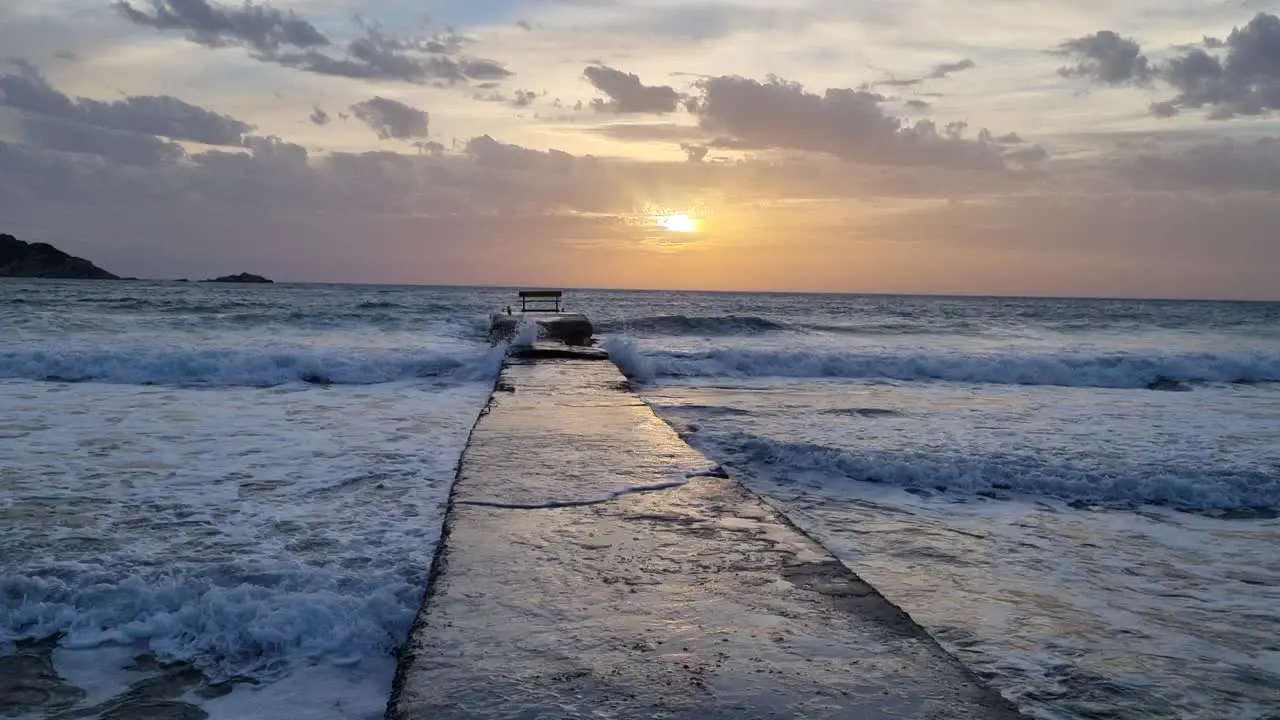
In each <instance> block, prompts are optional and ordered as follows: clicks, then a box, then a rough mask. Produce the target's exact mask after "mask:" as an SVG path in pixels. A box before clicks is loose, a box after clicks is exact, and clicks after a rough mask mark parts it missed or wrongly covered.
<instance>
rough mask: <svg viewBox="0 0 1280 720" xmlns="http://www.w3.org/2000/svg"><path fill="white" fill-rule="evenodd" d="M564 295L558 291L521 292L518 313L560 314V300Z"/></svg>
mask: <svg viewBox="0 0 1280 720" xmlns="http://www.w3.org/2000/svg"><path fill="white" fill-rule="evenodd" d="M563 295H564V293H562V292H561V291H559V290H521V291H520V312H522V313H527V312H552V313H558V312H560V298H561V297H562V296H563Z"/></svg>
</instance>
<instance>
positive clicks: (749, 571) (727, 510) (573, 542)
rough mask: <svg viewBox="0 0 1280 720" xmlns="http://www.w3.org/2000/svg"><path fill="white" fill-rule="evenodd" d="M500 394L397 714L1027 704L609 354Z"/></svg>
mask: <svg viewBox="0 0 1280 720" xmlns="http://www.w3.org/2000/svg"><path fill="white" fill-rule="evenodd" d="M500 387H505V388H507V391H506V392H502V391H499V392H496V393H495V394H494V399H493V401H492V402H491V405H490V407H489V408H488V411H487V413H486V414H485V415H484V416H483V417H482V418H481V420H480V421H479V423H478V424H477V425H476V428H475V430H474V432H473V434H472V439H471V443H470V444H469V446H468V449H467V451H466V453H465V454H464V456H463V460H462V465H461V468H460V471H459V478H458V482H457V484H456V486H455V488H454V496H453V501H452V504H451V507H450V512H449V515H448V518H447V520H446V524H445V537H444V539H443V542H442V543H441V546H440V551H439V555H438V557H437V561H436V567H435V572H434V573H433V574H434V578H433V582H432V585H431V588H430V591H429V594H428V597H427V598H426V601H425V603H424V605H423V608H422V610H421V612H420V613H419V615H418V617H417V619H416V621H415V623H414V626H413V630H412V632H411V635H410V638H409V642H408V644H407V645H406V647H405V649H404V651H403V654H402V658H401V663H400V667H399V670H398V672H397V676H396V681H395V687H394V688H393V693H392V697H391V700H390V702H389V705H388V709H387V716H388V717H389V718H393V719H395V720H408V719H410V718H413V719H418V718H422V719H426V718H588V717H589V718H659V717H660V718H728V717H733V718H766V717H777V718H781V717H805V718H936V719H939V720H941V719H942V718H948V719H954V720H964V719H967V718H975V719H976V718H983V719H985V720H992V719H994V720H999V719H1001V718H1016V717H1020V716H1019V715H1018V714H1017V712H1016V711H1015V710H1014V709H1013V708H1012V706H1011V705H1010V704H1009V703H1008V702H1007V701H1005V700H1004V699H1003V698H1002V697H1000V696H999V695H998V694H997V693H995V692H994V691H992V690H990V689H989V688H987V687H986V686H984V685H983V684H982V683H981V682H980V681H979V680H978V679H977V678H976V677H975V676H973V675H972V674H971V673H969V672H968V671H967V670H966V669H965V668H964V667H963V666H962V665H961V664H960V663H959V662H957V661H956V660H955V659H954V658H952V657H951V656H949V655H947V654H946V653H945V652H943V651H942V649H941V648H940V647H939V646H938V645H937V644H936V643H935V642H934V641H933V640H932V639H931V638H930V637H929V636H928V635H927V634H926V633H925V632H924V631H923V630H921V629H920V628H919V627H918V626H917V625H916V624H915V623H914V622H912V621H911V619H910V618H909V617H907V616H906V615H905V614H904V613H902V612H901V611H900V610H898V609H897V608H896V607H894V606H893V605H891V604H890V603H888V602H887V601H886V600H885V599H884V598H882V597H881V596H880V595H879V594H878V593H876V592H875V590H874V589H872V588H871V587H869V586H868V585H867V584H865V583H863V582H862V581H861V580H859V579H858V578H857V577H856V576H855V575H854V574H853V573H852V572H850V571H849V570H848V569H847V568H845V567H844V566H843V565H841V564H840V563H839V562H838V561H836V560H835V559H834V558H833V557H832V556H831V555H830V553H828V552H827V551H826V550H825V549H823V548H822V547H821V546H820V545H818V544H817V543H815V542H814V541H812V540H810V539H809V538H808V537H806V536H805V535H803V534H802V533H800V532H799V531H798V530H796V529H795V528H794V527H792V526H791V525H790V524H789V523H787V522H786V520H785V519H784V518H782V517H781V516H780V515H779V514H778V513H777V512H775V511H774V510H773V509H772V508H770V507H769V506H768V505H766V504H765V503H763V502H762V501H761V500H760V499H759V498H757V497H756V496H754V495H752V494H751V493H749V492H748V491H746V490H745V489H744V488H743V487H742V486H740V485H738V484H737V483H735V482H734V481H732V480H730V479H726V478H723V477H714V475H715V474H716V473H715V472H714V469H713V467H714V466H713V465H712V463H710V462H709V461H708V460H707V459H706V458H704V457H703V456H701V455H700V454H698V453H697V452H696V451H694V450H693V449H692V448H690V447H689V446H688V445H686V444H685V443H684V442H683V441H682V440H680V438H679V437H677V436H676V434H675V433H674V432H673V431H672V430H671V429H670V428H669V427H668V426H667V425H666V424H664V423H663V422H662V421H661V420H659V419H658V418H657V417H656V416H655V415H654V414H653V412H652V411H651V410H650V409H649V408H648V407H647V406H646V405H645V404H644V403H643V402H642V401H641V400H640V399H639V398H638V397H637V396H636V395H635V394H633V393H631V392H630V390H629V388H628V386H627V383H626V381H625V379H624V378H623V377H622V375H621V374H619V373H618V372H617V369H616V368H615V367H614V366H613V364H612V363H605V362H592V361H589V360H549V361H539V362H534V363H528V362H525V363H513V364H510V365H508V366H507V368H506V369H505V370H504V372H503V376H502V378H501V380H500ZM691 476H692V477H691ZM658 488H663V489H658Z"/></svg>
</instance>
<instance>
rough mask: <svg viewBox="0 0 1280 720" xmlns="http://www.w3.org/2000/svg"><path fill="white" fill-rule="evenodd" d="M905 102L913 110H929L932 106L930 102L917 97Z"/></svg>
mask: <svg viewBox="0 0 1280 720" xmlns="http://www.w3.org/2000/svg"><path fill="white" fill-rule="evenodd" d="M903 104H904V105H906V106H907V107H909V108H911V109H912V110H928V109H929V108H930V107H931V106H930V105H929V103H927V102H925V101H924V100H920V99H917V98H913V99H911V100H908V101H906V102H905V103H903Z"/></svg>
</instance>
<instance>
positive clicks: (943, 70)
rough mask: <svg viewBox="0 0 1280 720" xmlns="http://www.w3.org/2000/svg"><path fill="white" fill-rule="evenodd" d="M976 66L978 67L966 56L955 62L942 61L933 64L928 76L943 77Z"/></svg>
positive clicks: (933, 77)
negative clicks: (938, 63)
mask: <svg viewBox="0 0 1280 720" xmlns="http://www.w3.org/2000/svg"><path fill="white" fill-rule="evenodd" d="M976 67H978V64H977V63H975V62H974V61H972V60H970V59H968V58H965V59H964V60H959V61H957V62H950V63H942V64H940V65H935V66H934V68H933V71H932V72H930V73H929V77H930V78H932V79H939V78H944V77H947V76H948V75H952V74H954V73H958V72H962V71H964V70H972V69H974V68H976Z"/></svg>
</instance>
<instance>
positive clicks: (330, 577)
mask: <svg viewBox="0 0 1280 720" xmlns="http://www.w3.org/2000/svg"><path fill="white" fill-rule="evenodd" d="M488 392H489V384H488V383H486V382H472V383H466V384H463V385H459V386H453V387H441V386H439V385H437V384H433V383H430V382H425V381H401V382H396V383H391V384H387V385H378V386H331V387H307V386H284V387H278V388H272V389H256V388H244V387H223V388H218V389H201V388H183V387H137V386H130V385H113V384H81V385H68V384H59V383H43V382H33V381H26V380H8V381H0V405H2V406H3V407H4V408H5V417H4V418H3V420H0V435H3V437H4V443H5V445H4V447H5V448H6V451H5V465H4V468H3V469H2V470H0V486H2V487H4V490H5V495H6V497H7V498H8V504H7V505H5V506H4V507H0V555H3V556H4V557H5V558H6V561H5V565H4V568H3V569H2V570H0V646H3V645H4V643H6V642H9V641H12V640H15V639H21V638H42V637H48V636H50V635H52V634H54V633H64V635H63V636H62V638H61V640H60V643H61V646H62V649H61V650H60V651H59V653H60V655H55V662H56V660H57V657H63V658H66V659H68V661H69V662H72V664H75V662H74V660H75V659H76V658H81V657H89V658H98V659H102V658H106V656H102V655H95V653H98V652H99V649H100V648H103V647H107V648H111V647H123V646H127V647H130V648H138V647H140V648H141V649H142V651H147V652H150V653H152V654H154V655H155V656H157V657H158V658H160V659H162V660H173V661H186V662H189V663H191V664H193V665H195V666H196V667H198V668H200V669H201V670H203V671H204V672H205V674H206V676H207V677H208V678H209V679H211V680H217V679H220V678H229V677H236V676H248V677H251V678H254V679H256V680H258V681H260V682H262V683H265V684H264V685H262V686H258V687H250V686H243V687H238V689H237V690H236V691H235V692H234V693H232V695H231V697H230V698H224V699H223V700H220V701H219V703H220V704H221V705H225V706H226V707H227V708H233V707H234V708H240V707H241V706H242V705H243V703H241V701H240V700H238V699H237V698H239V697H240V696H241V695H243V694H246V693H248V694H250V695H252V696H253V697H255V698H257V700H254V701H252V703H250V704H257V703H261V707H260V708H259V710H255V711H254V713H251V714H250V715H243V714H238V713H239V711H238V710H232V709H228V710H227V711H226V715H227V716H239V717H252V716H258V717H274V716H278V715H272V714H270V713H268V712H266V711H265V710H262V709H261V708H267V707H271V706H272V704H273V703H274V704H275V705H276V706H280V702H281V701H280V698H279V697H277V696H276V695H273V693H277V692H278V693H284V694H285V695H296V694H299V693H304V692H305V690H304V689H303V688H301V687H300V686H299V683H300V682H303V681H301V680H300V679H299V678H301V677H316V676H317V673H319V675H318V676H321V677H331V678H338V677H345V678H347V679H348V681H349V682H353V683H355V685H356V686H358V688H357V690H358V693H356V694H361V693H362V694H363V695H362V697H363V698H364V699H363V700H360V699H358V698H351V699H349V702H353V703H355V704H356V705H359V706H360V707H362V708H364V709H365V710H368V709H369V708H370V707H372V706H373V705H374V704H376V703H377V702H384V701H385V698H386V691H387V688H388V687H389V686H390V680H391V678H390V667H391V665H390V664H389V663H388V661H389V659H390V658H391V653H392V651H393V650H394V648H395V647H396V646H397V645H398V644H400V643H401V642H403V640H404V637H405V633H406V632H407V630H408V627H409V623H410V622H411V620H412V617H413V614H414V612H415V611H416V610H417V607H418V602H419V600H420V598H421V595H422V592H423V591H424V589H425V582H426V576H427V571H428V568H429V566H430V562H431V558H432V553H433V552H434V546H435V543H436V542H437V539H438V536H439V524H440V521H441V517H442V514H443V505H444V502H445V499H446V498H447V494H448V491H449V487H450V485H451V484H452V481H453V474H454V466H455V464H456V462H457V458H458V456H459V454H460V452H461V450H462V446H463V443H464V441H465V438H466V436H467V432H468V430H469V428H470V426H471V424H472V422H473V421H474V419H475V417H476V414H477V413H478V411H479V409H480V408H481V407H482V405H483V403H484V399H485V397H486V396H487V394H488ZM83 653H88V654H89V655H81V654H83ZM108 655H109V653H108ZM106 661H107V662H108V664H109V662H111V661H110V658H106ZM86 662H89V664H93V662H90V661H80V662H79V663H78V665H77V666H78V667H80V666H84V665H85V664H86ZM55 667H56V665H55ZM325 668H329V670H325ZM344 669H346V670H344ZM103 670H104V672H106V671H107V670H109V667H108V666H103ZM299 673H301V674H302V675H299ZM112 677H115V676H112ZM124 679H125V678H124V676H123V675H121V676H119V677H118V678H117V680H118V681H119V682H123V681H124ZM325 682H329V681H327V680H326V681H325ZM278 683H279V684H278ZM303 684H304V685H305V682H304V683H303ZM334 686H335V687H337V686H338V685H334ZM273 688H274V690H273ZM122 689H123V687H118V688H116V691H117V692H119V691H120V690H122ZM107 692H110V690H109V689H100V691H98V692H96V695H98V696H100V695H102V694H103V693H107ZM316 692H317V697H318V696H321V695H325V693H324V692H323V691H319V690H318V691H316ZM353 692H355V690H353ZM273 698H275V699H274V700H273ZM237 703H241V704H240V705H237ZM245 707H247V706H245ZM277 709H279V707H277ZM286 714H289V713H286ZM321 714H322V715H326V716H329V717H372V716H373V715H372V714H371V713H369V712H363V711H361V712H354V711H353V714H347V713H342V712H333V711H326V712H325V713H321Z"/></svg>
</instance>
